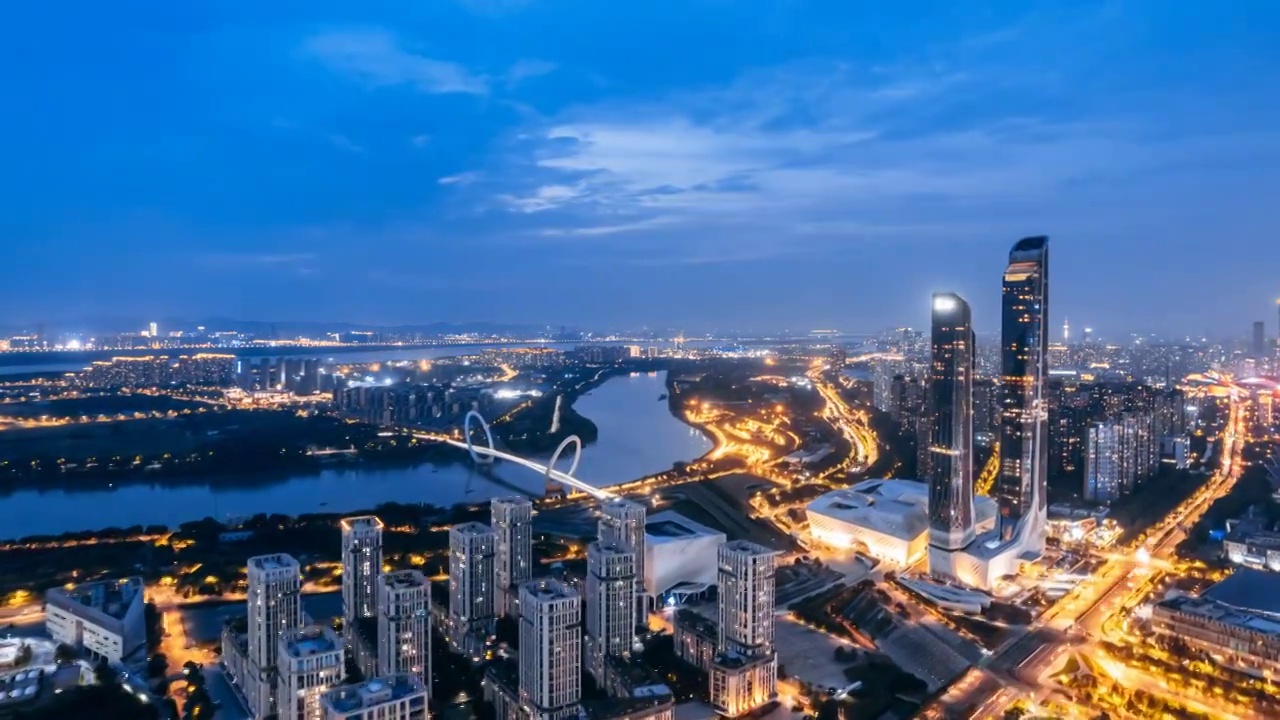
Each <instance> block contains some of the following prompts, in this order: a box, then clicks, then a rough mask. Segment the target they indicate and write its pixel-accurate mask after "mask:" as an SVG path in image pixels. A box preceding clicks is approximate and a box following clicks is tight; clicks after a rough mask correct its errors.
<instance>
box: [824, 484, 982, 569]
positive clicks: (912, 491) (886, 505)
mask: <svg viewBox="0 0 1280 720" xmlns="http://www.w3.org/2000/svg"><path fill="white" fill-rule="evenodd" d="M974 513H975V517H974V520H975V524H976V530H977V532H979V533H981V532H983V531H985V530H990V529H992V528H994V527H995V517H996V504H995V501H993V500H992V499H991V498H988V497H981V496H980V497H977V498H974ZM806 514H807V515H808V517H809V533H810V535H811V536H812V538H813V539H814V540H815V541H816V542H820V543H822V544H824V545H830V546H832V547H837V548H852V549H856V550H861V551H862V552H865V553H867V554H868V555H871V556H872V557H874V558H877V559H879V560H885V561H888V562H893V563H897V564H899V565H904V566H905V565H911V564H913V563H915V562H916V561H918V560H920V559H921V558H923V557H924V556H925V553H926V551H927V548H928V544H929V538H928V531H929V486H928V484H927V483H923V482H920V481H917V480H898V479H888V480H864V481H862V482H860V483H858V484H857V485H854V486H852V487H848V488H843V489H840V490H832V491H831V492H829V493H826V494H825V495H822V496H820V497H817V498H815V499H814V500H813V501H812V502H810V503H809V505H808V507H807V508H806Z"/></svg>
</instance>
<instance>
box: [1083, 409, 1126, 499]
mask: <svg viewBox="0 0 1280 720" xmlns="http://www.w3.org/2000/svg"><path fill="white" fill-rule="evenodd" d="M1121 435H1122V432H1121V427H1120V425H1119V424H1117V423H1113V422H1112V423H1106V422H1097V423H1093V424H1092V425H1090V426H1089V431H1088V440H1087V444H1088V451H1087V453H1086V455H1085V471H1084V499H1085V500H1086V501H1088V502H1096V503H1100V504H1102V505H1109V504H1110V503H1112V502H1114V501H1116V500H1118V499H1120V496H1121V495H1122V494H1123V489H1124V481H1123V480H1122V477H1121V475H1122V463H1121V460H1120V452H1121V451H1120V448H1121V446H1122V445H1123V441H1122V439H1121Z"/></svg>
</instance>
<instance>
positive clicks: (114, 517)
mask: <svg viewBox="0 0 1280 720" xmlns="http://www.w3.org/2000/svg"><path fill="white" fill-rule="evenodd" d="M592 375H593V376H594V373H593V374H592ZM672 377H673V376H672V375H667V376H666V377H663V376H662V375H658V374H654V373H633V374H630V375H613V376H611V377H610V378H608V380H609V381H610V382H612V383H613V384H610V382H605V381H604V380H606V379H605V378H602V379H601V382H600V383H599V384H598V386H596V387H595V389H594V390H593V391H592V392H590V393H587V392H582V393H581V394H580V398H579V400H578V401H575V404H579V407H580V408H583V409H586V410H588V411H589V412H588V413H585V414H584V417H585V416H587V415H590V416H591V417H592V418H596V419H598V421H599V422H598V423H597V424H598V427H599V432H600V437H598V438H597V440H596V442H594V443H592V445H591V446H590V449H588V450H587V452H585V453H584V454H583V457H582V462H581V464H580V466H579V469H578V472H577V473H576V474H577V476H578V477H579V478H580V479H582V480H583V481H584V482H588V483H590V484H593V485H596V486H597V487H613V486H617V485H625V484H629V483H630V482H631V481H635V480H636V479H637V478H646V477H652V476H655V475H659V474H661V473H662V472H664V471H667V472H669V471H670V469H671V468H672V467H683V466H686V465H687V464H689V463H693V462H695V461H696V459H698V458H701V457H705V454H706V452H707V451H708V450H709V449H710V448H711V445H710V443H708V442H707V440H706V439H705V435H704V434H703V433H701V432H700V431H693V430H691V429H690V426H689V425H687V424H686V423H684V422H682V421H680V420H679V419H676V418H673V417H672V415H671V413H670V412H669V408H670V403H669V402H666V401H660V396H661V395H663V394H666V393H669V392H670V390H669V389H668V384H667V381H668V380H669V379H670V378H672ZM584 390H585V388H584ZM246 412H250V413H251V414H252V413H257V412H265V411H246ZM562 414H563V408H562ZM138 422H145V421H138ZM548 422H549V420H548ZM593 422H595V420H593ZM129 424H132V421H131V422H130V423H129ZM335 427H337V428H338V429H340V430H341V431H342V432H344V433H347V432H351V431H353V430H355V429H357V428H364V429H363V430H362V431H361V432H368V433H372V434H373V435H375V436H376V435H378V434H379V433H380V432H382V430H381V429H380V428H377V427H375V426H363V425H359V424H352V423H345V422H342V423H340V424H338V425H336V426H335ZM480 434H481V431H480V430H479V429H478V428H473V436H477V435H480ZM2 435H3V433H0V436H2ZM355 437H356V436H355V435H353V436H352V438H353V440H354V439H355ZM397 438H399V436H393V437H381V438H377V439H378V440H380V441H388V440H393V439H397ZM399 439H402V440H404V439H403V438H399ZM107 440H112V438H110V437H108V438H107ZM404 442H405V443H406V444H407V443H408V442H409V440H404ZM415 442H416V444H415V445H411V446H409V448H408V450H413V449H414V448H416V450H414V452H418V451H423V450H432V451H434V452H439V453H441V455H439V456H426V457H420V456H417V455H409V456H408V457H406V458H404V459H403V460H401V459H397V458H395V457H393V456H385V455H375V456H373V457H372V459H371V460H370V461H361V460H359V458H360V457H362V456H366V455H369V453H370V452H371V451H368V450H364V449H361V450H359V453H358V454H357V455H355V456H354V458H355V459H352V460H346V459H345V458H347V457H348V455H346V454H343V453H338V454H332V455H324V456H320V457H322V458H327V460H318V459H317V458H314V457H313V458H311V461H315V462H319V463H320V464H319V465H308V466H306V467H301V466H298V465H292V466H287V467H283V468H278V469H275V470H271V471H268V472H261V471H256V469H255V468H253V467H252V466H249V467H246V468H243V469H239V468H238V469H236V470H234V471H231V472H226V473H213V474H210V473H193V474H177V475H172V476H170V475H165V474H157V473H156V472H155V471H153V472H148V473H134V474H131V475H113V476H112V477H110V478H108V479H107V480H106V481H97V480H95V481H88V480H83V479H79V478H76V479H69V478H67V477H60V476H51V477H48V478H44V479H42V480H40V481H38V482H23V483H19V484H16V485H11V486H9V487H8V488H4V489H0V536H5V537H15V536H17V537H24V536H29V535H56V534H58V533H61V532H62V531H65V530H75V531H79V530H81V529H90V528H101V527H103V526H107V525H114V526H117V527H121V526H133V525H139V526H143V527H146V526H159V528H160V529H159V531H157V532H162V531H164V530H165V526H168V527H177V526H178V525H179V524H180V523H182V522H186V521H190V520H195V519H198V518H201V517H205V516H209V517H213V518H216V519H218V520H222V521H227V520H234V519H235V518H241V517H249V516H252V515H254V514H256V513H261V512H266V513H277V514H283V515H291V516H297V515H299V514H300V513H306V512H323V511H326V510H331V511H333V512H343V513H350V512H355V511H356V510H358V509H359V508H364V507H368V506H369V505H371V504H376V503H379V502H386V501H394V502H410V503H412V502H426V503H432V504H434V505H439V506H449V505H453V504H455V503H461V504H474V503H475V502H478V501H483V500H487V499H488V498H490V497H494V496H496V495H510V494H514V493H520V494H525V495H529V496H533V497H540V496H541V495H542V494H543V492H544V490H545V487H546V485H545V481H544V479H543V477H542V473H540V472H535V471H531V470H528V469H526V468H524V467H521V466H519V465H516V464H513V463H502V462H499V463H497V464H496V465H493V466H484V467H474V466H473V465H472V463H471V462H470V458H469V456H468V454H467V451H466V450H465V449H461V448H456V447H454V446H451V445H448V444H446V443H434V442H431V441H415ZM351 444H352V443H346V445H347V446H348V447H349V446H350V445H351ZM354 445H355V446H356V447H357V448H363V447H364V443H363V442H355V443H354ZM339 447H341V446H339ZM234 449H235V448H234V447H231V448H230V449H228V451H227V452H226V453H223V454H224V455H227V456H230V455H231V454H232V453H233V452H234ZM275 452H277V453H278V452H279V450H278V448H277V450H275ZM569 454H571V453H566V455H569ZM549 455H550V453H549V452H548V453H540V454H531V456H530V457H531V459H534V460H535V461H541V462H546V460H548V459H549ZM217 456H218V453H215V457H217ZM567 463H568V458H567V457H566V458H564V460H563V461H562V462H561V463H560V465H561V467H562V468H565V467H567ZM248 470H253V471H248ZM6 531H7V532H6Z"/></svg>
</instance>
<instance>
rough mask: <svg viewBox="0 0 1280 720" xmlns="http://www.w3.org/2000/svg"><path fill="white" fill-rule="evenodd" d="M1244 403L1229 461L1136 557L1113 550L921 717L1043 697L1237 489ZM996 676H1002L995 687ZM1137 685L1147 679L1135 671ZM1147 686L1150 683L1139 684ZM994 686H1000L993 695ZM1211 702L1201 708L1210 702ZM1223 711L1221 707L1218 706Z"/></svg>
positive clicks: (1234, 414) (983, 711) (1233, 414)
mask: <svg viewBox="0 0 1280 720" xmlns="http://www.w3.org/2000/svg"><path fill="white" fill-rule="evenodd" d="M1245 418H1246V412H1245V407H1244V404H1243V402H1241V401H1239V400H1235V399H1233V400H1232V403H1231V410H1230V416H1229V419H1228V422H1227V425H1226V427H1225V428H1224V430H1223V433H1222V436H1221V437H1222V448H1223V452H1222V458H1223V462H1222V464H1221V466H1220V467H1219V468H1218V469H1217V471H1216V472H1215V473H1214V474H1213V476H1211V477H1210V478H1209V480H1208V481H1207V482H1205V484H1204V485H1202V486H1201V487H1200V489H1198V490H1197V491H1196V492H1195V493H1194V494H1193V495H1192V496H1191V497H1189V498H1187V499H1186V500H1184V501H1183V502H1182V503H1180V504H1179V505H1178V506H1177V507H1176V508H1174V509H1173V510H1172V511H1171V512H1170V513H1169V514H1168V515H1167V516H1165V518H1164V519H1163V520H1161V521H1160V522H1159V523H1157V524H1156V525H1154V526H1153V527H1152V528H1151V529H1150V530H1149V531H1148V532H1147V536H1146V538H1145V539H1143V540H1142V541H1141V542H1140V543H1139V544H1138V545H1137V546H1135V547H1134V548H1133V554H1132V556H1113V557H1112V558H1111V559H1110V560H1108V561H1107V562H1106V563H1105V564H1104V565H1103V566H1102V567H1101V568H1099V570H1098V572H1097V573H1096V574H1095V575H1094V576H1093V577H1091V578H1089V579H1087V580H1085V581H1084V582H1083V583H1081V584H1080V585H1079V586H1078V587H1077V588H1076V589H1075V590H1074V591H1073V592H1071V593H1070V594H1068V595H1066V596H1065V597H1063V598H1062V599H1061V600H1059V601H1058V602H1057V603H1056V604H1055V605H1054V606H1053V607H1051V608H1050V609H1049V610H1048V611H1047V612H1046V613H1045V614H1044V615H1043V616H1041V618H1040V619H1039V620H1037V621H1036V622H1035V623H1034V624H1033V625H1032V626H1031V627H1029V628H1028V631H1027V633H1026V635H1024V636H1022V637H1020V638H1019V639H1017V640H1015V641H1012V642H1010V643H1008V644H1006V645H1005V646H1004V647H1002V648H1001V649H1000V650H999V651H997V652H996V653H995V654H994V655H993V656H992V657H991V658H989V659H988V661H987V662H985V663H983V665H982V666H981V667H978V668H974V670H972V671H971V672H970V673H969V675H968V676H966V677H965V678H963V679H962V681H961V682H958V683H956V684H955V685H953V686H952V688H950V689H949V690H948V692H947V693H946V694H944V695H943V697H942V698H940V699H939V701H938V702H936V703H933V704H932V705H931V706H930V707H929V708H927V709H926V711H925V712H924V713H922V717H928V718H941V717H946V715H945V714H944V713H945V710H946V709H947V708H948V707H950V708H957V707H963V706H964V705H966V704H968V703H969V702H971V701H972V700H973V699H974V698H975V696H976V697H977V698H981V699H982V700H981V704H980V705H979V707H978V709H977V711H976V712H974V713H972V714H971V715H970V717H974V718H988V717H999V716H1000V714H1001V713H1003V712H1004V710H1005V709H1007V708H1008V707H1009V706H1010V705H1011V704H1012V703H1014V702H1016V701H1018V700H1020V699H1032V700H1038V701H1043V700H1044V699H1045V698H1046V697H1047V696H1048V694H1049V693H1050V692H1051V691H1052V688H1049V687H1045V686H1043V685H1040V684H1039V683H1040V679H1041V678H1042V677H1043V675H1044V674H1045V673H1046V672H1048V671H1049V670H1050V669H1051V668H1052V667H1053V665H1055V664H1056V663H1057V662H1059V661H1060V660H1061V659H1062V657H1063V651H1064V650H1065V649H1066V648H1068V647H1071V646H1072V645H1083V646H1084V647H1086V648H1087V647H1089V646H1090V645H1092V643H1094V642H1096V641H1097V640H1099V639H1102V637H1103V628H1104V626H1105V625H1106V622H1107V621H1108V620H1109V619H1111V618H1112V617H1113V616H1115V615H1116V614H1117V613H1119V612H1120V611H1122V610H1123V609H1124V608H1125V606H1126V604H1127V603H1128V602H1129V601H1130V600H1131V598H1132V597H1133V596H1134V595H1136V594H1138V593H1141V592H1142V591H1143V590H1144V589H1145V584H1146V582H1147V581H1148V580H1149V578H1150V574H1151V573H1150V565H1151V564H1152V562H1153V561H1160V562H1167V561H1169V560H1171V559H1172V558H1173V557H1174V553H1175V552H1176V550H1177V547H1178V545H1179V544H1180V543H1181V542H1182V541H1183V540H1184V539H1185V538H1186V536H1187V532H1188V531H1189V530H1190V528H1191V527H1192V526H1193V525H1195V523H1196V522H1197V521H1198V520H1199V519H1200V517H1201V516H1202V515H1203V514H1204V513H1205V512H1206V511H1207V510H1208V509H1209V507H1210V506H1212V505H1213V503H1214V502H1215V501H1217V500H1218V499H1219V498H1221V497H1223V496H1224V495H1226V494H1227V493H1229V492H1230V491H1231V489H1232V488H1233V487H1235V484H1236V482H1237V481H1238V480H1239V479H1240V475H1241V473H1242V471H1243V465H1242V463H1241V460H1240V454H1241V451H1242V450H1243V448H1244V444H1245V442H1246V441H1247V439H1248V435H1247V429H1246V427H1245ZM992 680H995V681H998V683H999V685H995V684H994V683H993V682H992ZM1133 680H1134V681H1135V683H1138V682H1140V681H1141V680H1142V679H1141V678H1138V677H1136V676H1135V677H1134V678H1133ZM1024 682H1028V683H1032V684H1033V685H1032V690H1033V692H1031V693H1027V692H1025V691H1018V690H1016V689H1015V688H1011V687H1009V685H1011V684H1022V683H1024ZM1141 684H1142V685H1143V686H1146V685H1147V683H1146V682H1141ZM992 687H1001V689H1000V690H997V691H996V692H995V693H994V694H991V688H992ZM1150 689H1151V690H1152V691H1153V692H1160V693H1162V694H1165V695H1171V694H1173V693H1171V692H1169V691H1168V689H1167V688H1160V687H1151V688H1150ZM1212 704H1213V703H1209V702H1206V703H1205V704H1203V705H1202V707H1210V706H1211V705H1212ZM1219 712H1221V710H1219Z"/></svg>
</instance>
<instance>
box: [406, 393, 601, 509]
mask: <svg viewBox="0 0 1280 720" xmlns="http://www.w3.org/2000/svg"><path fill="white" fill-rule="evenodd" d="M472 419H475V420H477V421H478V422H479V423H480V427H481V428H483V429H484V437H485V440H486V441H487V442H488V443H489V446H488V447H484V446H483V445H480V446H477V445H476V444H474V443H473V442H471V421H472ZM462 432H463V439H462V440H457V439H454V438H451V437H443V436H440V435H428V434H426V433H414V437H417V438H419V439H422V440H440V441H443V442H447V443H449V444H450V445H453V446H454V447H460V448H466V449H467V452H469V453H471V459H472V460H474V461H475V462H477V463H479V464H490V463H492V462H493V460H494V458H501V459H503V460H506V461H508V462H513V463H515V464H517V465H523V466H525V467H527V468H529V469H530V470H535V471H537V472H540V473H543V474H544V475H545V476H546V478H547V479H548V480H554V481H556V482H558V483H560V484H561V485H564V486H565V487H567V488H569V489H571V490H577V491H579V492H584V493H586V494H588V495H591V496H592V497H595V498H600V499H606V498H613V497H617V496H616V495H614V494H613V493H611V492H609V491H608V490H601V489H600V488H597V487H592V486H591V485H588V484H586V483H584V482H582V481H581V480H579V479H577V478H575V477H574V476H573V473H574V472H575V471H577V469H578V461H579V460H581V459H582V440H581V439H580V438H579V437H578V436H577V435H570V436H569V437H567V438H565V439H564V441H563V442H561V443H560V447H557V448H556V451H555V452H554V453H553V454H552V455H551V462H550V463H549V464H547V465H543V464H541V463H536V462H534V461H532V460H526V459H525V458H522V457H520V456H519V455H512V454H511V453H506V452H502V451H501V450H497V449H495V448H494V446H493V433H492V432H491V431H490V430H489V423H487V422H485V420H484V418H483V417H481V416H480V413H478V412H476V411H475V410H472V411H470V412H468V413H467V417H466V419H465V420H464V421H463V423H462ZM570 445H572V446H573V451H574V452H573V462H572V463H571V464H570V465H569V472H567V473H566V472H561V471H559V470H557V469H556V468H555V464H556V461H557V460H559V459H560V455H561V453H563V452H564V451H565V449H566V448H568V447H569V446H570Z"/></svg>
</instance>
